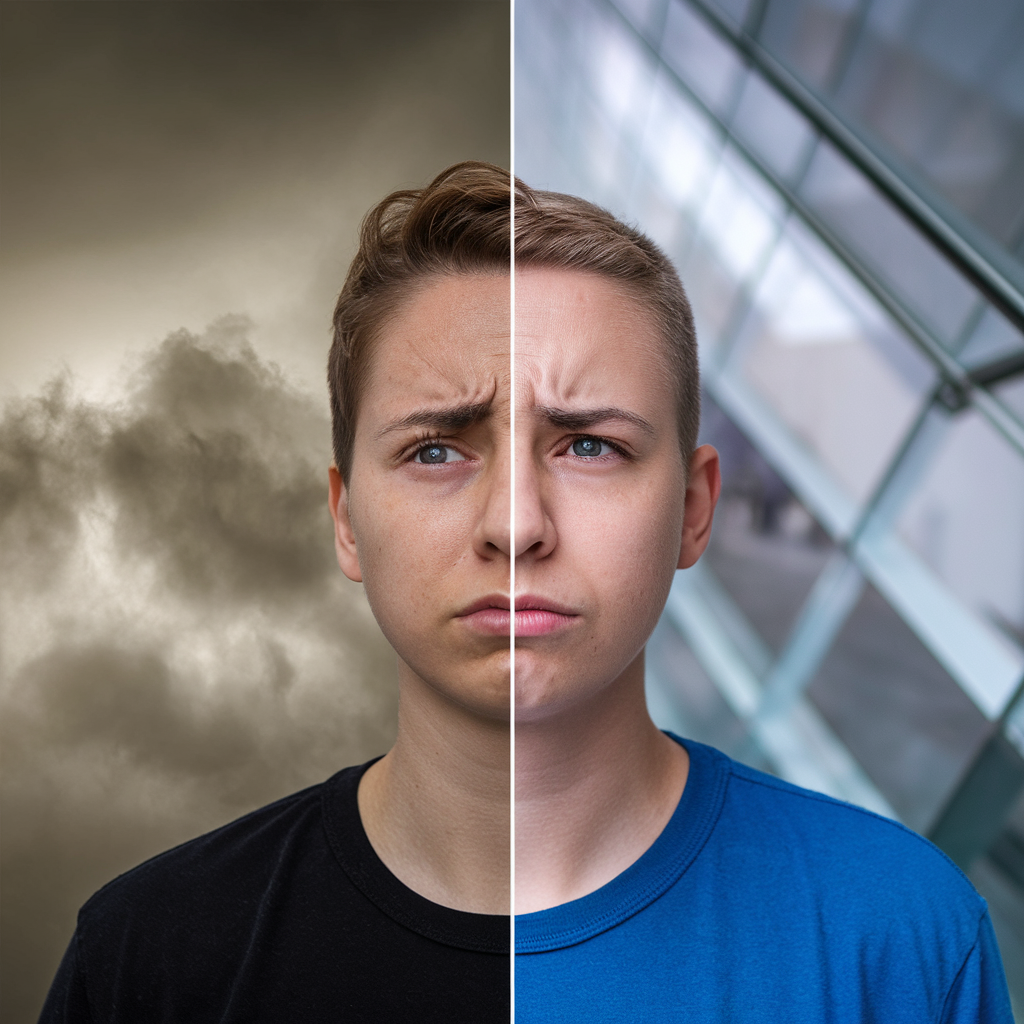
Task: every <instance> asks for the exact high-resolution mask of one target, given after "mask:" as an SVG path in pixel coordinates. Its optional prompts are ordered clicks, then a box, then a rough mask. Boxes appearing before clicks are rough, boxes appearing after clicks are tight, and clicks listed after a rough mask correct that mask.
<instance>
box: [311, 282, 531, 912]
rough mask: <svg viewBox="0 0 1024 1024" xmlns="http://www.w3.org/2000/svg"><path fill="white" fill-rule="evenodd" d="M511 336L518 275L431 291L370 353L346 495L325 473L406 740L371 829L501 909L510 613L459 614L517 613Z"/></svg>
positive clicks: (472, 900) (394, 757) (406, 869)
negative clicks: (394, 663) (382, 644)
mask: <svg viewBox="0 0 1024 1024" xmlns="http://www.w3.org/2000/svg"><path fill="white" fill-rule="evenodd" d="M509 337H510V284H509V278H508V277H507V276H505V275H500V274H496V275H483V274H481V275H461V276H451V277H439V278H431V279H427V280H425V281H424V282H422V283H421V284H420V285H419V286H418V287H417V288H416V289H414V290H413V291H412V292H411V294H410V295H409V297H408V298H407V299H406V300H405V302H404V304H403V305H402V306H401V307H400V309H399V310H398V313H397V315H396V316H394V317H392V318H391V319H390V320H389V321H388V323H387V324H386V325H385V327H384V328H383V329H382V332H381V334H380V336H379V337H378V339H377V341H376V343H375V346H374V351H373V354H372V357H371V362H370V373H369V375H368V381H367V386H366V389H365V391H364V393H363V395H362V397H361V402H360V407H359V413H358V417H357V424H356V436H355V445H354V449H353V460H352V471H351V474H350V479H349V486H348V487H347V488H346V487H345V486H344V485H343V483H342V480H341V478H340V475H339V474H338V472H337V470H336V469H334V468H333V467H332V469H331V471H330V508H331V515H332V517H333V519H334V524H335V547H336V551H337V556H338V563H339V565H340V566H341V568H342V570H343V571H344V572H345V574H346V575H347V576H348V577H349V578H350V579H353V580H356V581H362V582H363V584H364V586H365V588H366V595H367V598H368V599H369V602H370V606H371V608H372V609H373V612H374V615H375V616H376V618H377V621H378V622H379V623H380V626H381V628H382V630H383V631H384V634H385V636H387V638H388V640H389V641H390V642H391V644H392V646H393V647H394V648H395V651H396V652H397V654H398V676H399V727H398V739H397V741H396V743H395V746H394V747H393V748H392V750H391V751H390V752H389V753H388V754H387V755H386V756H385V757H384V758H383V759H382V760H381V761H379V762H377V764H375V765H374V766H373V767H371V768H370V769H369V770H368V771H367V772H366V774H365V776H364V777H363V781H362V783H361V785H360V789H359V810H360V814H361V816H362V820H363V824H364V827H365V828H366V832H367V835H368V836H369V839H370V842H371V843H372V845H373V847H374V849H375V850H376V851H377V853H378V854H379V855H380V857H381V859H382V860H383V861H384V863H385V864H386V865H387V866H388V868H389V869H390V870H391V871H392V872H393V873H394V874H395V875H396V876H397V877H398V878H399V879H400V880H401V881H403V882H404V883H405V884H406V885H408V886H409V887H410V888H412V889H414V890H415V891H416V892H418V893H420V894H421V895H423V896H425V897H426V898H428V899H430V900H433V901H434V902H435V903H440V904H443V905H445V906H449V907H454V908H456V909H459V910H466V911H471V912H475V913H490V914H505V913H508V912H509V873H510V826H509V819H510V788H511V787H510V767H509V766H510V747H509V717H510V692H509V690H510V686H509V682H510V680H509V672H510V665H509V662H510V658H509V636H508V626H507V625H506V626H505V630H504V635H501V630H500V620H501V616H502V615H503V614H507V613H503V612H501V611H500V610H495V609H492V610H491V612H486V610H485V614H484V616H483V618H485V619H486V618H487V616H488V615H489V616H490V619H489V620H488V621H487V622H483V623H481V622H480V621H479V619H480V618H481V617H480V616H477V617H476V618H474V617H473V616H468V615H466V614H465V613H466V612H467V610H469V609H470V608H471V607H472V606H475V605H478V604H481V603H482V604H484V605H487V604H488V603H489V602H490V600H491V599H492V598H501V597H504V599H505V607H506V608H507V607H508V603H507V602H508V596H509V587H510V582H509V575H510V551H511V537H510V526H509V511H510V500H511V495H510V482H511V462H510V450H511V438H510V426H509V420H510V377H511V373H510V369H511V367H510V352H509ZM467 407H475V412H474V414H473V415H468V414H465V410H466V409H467ZM453 410H454V411H455V413H459V411H461V415H459V414H454V413H453ZM410 420H413V421H415V422H409V421H410ZM442 451H443V454H444V460H445V461H443V462H440V463H438V462H435V463H433V464H431V463H430V462H429V461H427V462H424V459H427V460H429V459H431V458H433V457H436V456H437V455H438V454H439V453H440V452H442ZM495 603H496V604H499V605H500V603H501V601H500V600H496V601H495ZM495 620H497V625H498V628H497V629H495V628H494V627H495Z"/></svg>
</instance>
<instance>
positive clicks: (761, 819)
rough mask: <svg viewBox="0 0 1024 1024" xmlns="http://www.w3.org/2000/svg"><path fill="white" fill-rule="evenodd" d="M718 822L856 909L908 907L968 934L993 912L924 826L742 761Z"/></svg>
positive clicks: (877, 914) (730, 835) (826, 899)
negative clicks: (920, 830) (919, 828)
mask: <svg viewBox="0 0 1024 1024" xmlns="http://www.w3.org/2000/svg"><path fill="white" fill-rule="evenodd" d="M720 825H721V826H722V827H723V829H724V832H725V838H726V840H727V841H732V842H745V843H746V844H747V845H748V846H749V847H750V852H751V854H752V855H754V856H757V857H758V858H760V859H761V860H762V861H763V862H764V868H765V870H768V871H771V870H773V869H776V870H786V872H787V874H788V875H789V877H790V878H798V879H802V880H803V882H804V884H805V885H806V886H808V887H809V888H810V889H811V890H814V891H816V892H817V893H818V894H819V896H818V899H819V900H820V901H821V902H823V903H828V904H831V905H832V906H833V907H836V904H845V906H844V907H843V909H844V910H846V911H847V912H849V913H852V914H853V915H854V916H859V915H857V913H856V909H857V908H860V910H861V913H863V914H864V915H872V916H873V919H874V920H875V921H876V922H880V921H882V920H885V919H888V918H890V917H893V916H899V915H901V914H904V915H905V914H910V915H912V916H913V918H914V919H916V920H922V921H928V920H931V921H934V922H936V923H939V922H941V923H942V925H943V927H944V928H945V929H947V930H949V929H952V930H954V931H957V932H960V933H962V934H960V939H961V941H963V942H967V943H968V944H969V943H970V942H973V941H974V938H975V935H976V933H977V928H978V922H979V920H980V919H981V918H982V916H983V915H984V914H985V913H986V905H985V902H984V900H983V899H982V898H981V897H980V896H979V895H978V893H977V892H976V890H975V889H974V886H973V885H972V884H971V883H970V881H969V880H968V879H967V877H966V876H965V875H964V873H963V872H962V871H961V870H960V869H959V868H958V867H957V866H956V865H955V864H954V863H953V862H952V861H951V860H950V859H949V857H947V856H946V854H944V853H943V852H942V851H941V850H940V849H939V848H938V847H936V846H935V845H934V844H933V843H931V842H929V841H928V840H927V839H925V838H924V837H923V836H921V835H919V834H918V833H917V832H913V831H912V830H911V829H909V828H907V827H906V826H904V825H902V824H900V823H899V822H897V821H893V820H891V819H889V818H884V817H882V816H881V815H878V814H875V813H874V812H872V811H868V810H865V809H864V808H862V807H856V806H854V805H852V804H848V803H844V802H843V801H841V800H836V799H834V798H832V797H829V796H826V795H825V794H823V793H816V792H813V791H811V790H806V789H802V788H801V787H799V786H794V785H792V784H790V783H788V782H784V781H783V780H781V779H778V778H775V777H774V776H771V775H768V774H766V773H764V772H759V771H757V770H755V769H753V768H749V767H747V766H746V765H742V764H738V763H737V762H735V761H729V782H728V786H727V791H726V796H725V802H724V805H723V812H722V819H721V821H720ZM744 836H745V839H744V838H743V837H744ZM836 909H838V907H836Z"/></svg>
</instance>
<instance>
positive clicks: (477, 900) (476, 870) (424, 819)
mask: <svg viewBox="0 0 1024 1024" xmlns="http://www.w3.org/2000/svg"><path fill="white" fill-rule="evenodd" d="M509 739H510V730H509V723H508V721H507V720H505V721H500V720H496V719H489V718H486V717H482V716H480V715H477V714H474V713H472V712H470V711H468V710H466V709H465V708H463V707H461V706H460V705H457V704H454V703H453V702H452V701H451V700H449V699H448V698H446V697H444V696H443V695H442V694H439V693H438V692H437V691H436V690H435V689H434V688H432V687H431V686H429V685H428V684H427V683H425V682H424V681H423V680H422V679H420V678H418V677H417V676H416V675H415V674H414V673H413V672H412V670H411V669H409V668H408V666H406V665H405V664H403V663H401V662H400V663H399V701H398V738H397V739H396V741H395V745H394V746H393V747H392V748H391V750H390V751H389V752H388V754H387V755H386V756H385V757H383V758H382V759H381V760H380V761H378V762H377V763H376V764H374V765H373V766H372V767H371V768H369V769H368V770H367V772H366V774H365V775H364V776H363V779H362V781H361V783H360V786H359V813H360V817H361V818H362V821H363V827H364V828H365V829H366V834H367V836H368V837H369V839H370V843H371V844H372V845H373V848H374V850H375V851H376V852H377V854H378V856H379V857H380V858H381V860H382V861H383V862H384V864H385V865H386V866H387V867H388V869H389V870H390V871H391V872H392V873H393V874H394V875H396V876H397V877H398V878H399V880H400V881H402V882H403V883H404V884H405V885H407V886H409V888H410V889H413V890H414V891H415V892H418V893H419V894H420V895H421V896H424V897H426V898H427V899H429V900H431V901H432V902H434V903H440V904H442V905H443V906H446V907H452V908H454V909H456V910H463V911H468V912H470V913H476V914H507V913H508V912H509V903H510V900H509V879H510V873H511V847H510V844H511V823H510V819H511V778H510V770H509V766H510V754H511V751H510V744H509Z"/></svg>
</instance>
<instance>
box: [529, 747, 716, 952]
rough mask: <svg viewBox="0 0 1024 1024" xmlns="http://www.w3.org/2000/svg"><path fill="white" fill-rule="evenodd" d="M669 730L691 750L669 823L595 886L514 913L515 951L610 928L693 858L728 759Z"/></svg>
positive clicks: (710, 824)
mask: <svg viewBox="0 0 1024 1024" xmlns="http://www.w3.org/2000/svg"><path fill="white" fill-rule="evenodd" d="M668 735H669V736H671V738H672V739H674V740H675V741H676V742H677V743H680V744H681V745H682V746H683V747H685V748H686V751H687V753H688V754H689V755H690V770H689V773H688V775H687V778H686V785H685V786H684V787H683V793H682V796H681V797H680V798H679V803H678V804H677V805H676V809H675V811H673V813H672V817H671V818H669V820H668V824H667V825H666V826H665V827H664V829H662V831H661V834H660V835H659V836H658V838H657V839H655V841H654V842H653V843H652V844H651V846H650V847H649V848H648V849H647V850H646V851H645V852H644V853H643V854H641V856H640V857H639V858H638V859H637V860H636V861H634V862H633V863H632V864H631V865H630V866H629V867H628V868H626V870H625V871H623V872H622V873H621V874H619V875H616V877H615V878H613V879H612V880H611V881H610V882H608V883H607V884H605V885H603V886H601V888H600V889H596V890H595V891H594V892H592V893H588V894H587V895H586V896H581V897H580V898H579V899H578V900H572V901H571V902H569V903H563V904H561V905H560V906H557V907H550V908H548V909H546V910H538V911H535V912H534V913H532V914H517V915H516V919H515V936H516V953H544V952H548V951H550V950H553V949H562V948H564V947H566V946H574V945H577V944H578V943H580V942H585V941H586V940H587V939H591V938H593V937H594V936H595V935H600V934H601V933H602V932H605V931H608V930H609V929H610V928H614V927H615V926H616V925H618V924H621V923H622V922H623V921H625V920H627V919H628V918H630V917H632V916H633V915H634V914H637V913H639V912H640V911H641V910H643V909H644V907H647V906H649V905H650V904H651V903H653V902H654V901H655V900H656V899H657V898H658V897H659V896H661V895H662V894H663V893H665V892H666V891H667V890H668V889H669V888H670V887H671V886H672V885H674V884H675V882H676V881H677V880H678V879H679V878H680V877H681V876H682V875H683V873H684V872H685V871H686V870H687V869H688V868H689V866H690V865H691V864H692V863H693V862H694V860H696V858H697V856H698V855H699V854H700V851H701V850H702V849H703V848H704V844H705V843H706V842H707V840H708V837H709V836H710V835H711V832H712V831H713V830H714V827H715V824H716V822H717V821H718V817H719V815H720V814H721V810H722V805H723V803H724V800H725V790H726V786H727V784H728V780H729V775H730V770H729V765H730V762H729V759H728V758H727V757H726V756H725V755H724V754H721V753H719V752H718V751H717V750H715V749H714V748H712V747H708V746H705V745H704V744H703V743H696V742H694V741H693V740H683V739H680V738H679V737H678V736H674V735H672V734H671V733H669V734H668Z"/></svg>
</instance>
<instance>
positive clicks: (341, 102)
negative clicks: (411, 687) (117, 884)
mask: <svg viewBox="0 0 1024 1024" xmlns="http://www.w3.org/2000/svg"><path fill="white" fill-rule="evenodd" d="M0 14H2V19H3V21H2V36H0V38H2V43H0V45H2V52H0V61H2V68H3V71H2V75H3V79H2V82H0V85H2V109H0V119H2V122H0V123H2V136H0V146H2V150H0V152H2V171H3V174H2V196H0V199H2V216H3V221H2V239H0V257H2V266H0V270H2V276H0V286H2V294H0V332H2V333H0V402H2V409H0V711H2V726H0V729H2V734H0V741H2V749H3V758H4V762H3V789H2V799H3V805H2V811H3V833H2V835H3V845H2V856H3V860H2V870H3V902H2V931H0V954H2V969H3V988H2V1007H0V1016H2V1019H3V1021H5V1022H9V1024H21V1022H28V1021H32V1020H34V1019H35V1017H36V1015H37V1014H38V1012H39V1009H40V1006H41V1004H42V1000H43V998H44V996H45V992H46V988H47V986H48V984H49V980H50V978H51V977H52V974H53V972H54V970H55V969H56V966H57V963H58V961H59V958H60V956H61V953H62V952H63V949H64V946H65V945H66V943H67V941H68V939H69V938H70V936H71V932H72V930H73V927H74V919H75V913H76V910H77V908H78V906H79V905H80V904H81V903H82V902H83V901H84V900H85V899H86V898H88V896H89V895H90V894H91V893H92V892H93V891H95V889H96V888H98V887H99V886H101V885H102V884H104V883H105V882H107V881H109V880H110V879H111V878H113V877H114V876H115V875H116V874H118V873H119V872H121V871H123V870H125V869H126V868H128V867H130V866H132V865H133V864H135V863H137V862H139V861H140V860H142V859H143V858H145V857H147V856H150V855H151V854H154V853H156V852H158V851H159V850H161V849H164V848H166V847H168V846H170V845H172V844H174V843H178V842H181V841H183V840H185V839H188V838H190V837H192V836H194V835H197V834H198V833H200V832H202V831H204V830H207V829H209V828H212V827H215V826H217V825H218V824H221V823H223V822H225V821H227V820H229V819H231V818H232V817H235V816H237V815H239V814H241V813H244V812H245V811H247V810H249V809H251V808H254V807H256V806H258V805H260V804H262V803H265V802H267V801H269V800H272V799H274V798H276V797H279V796H283V795H284V794H286V793H288V792H291V791H294V790H295V789H298V788H300V787H302V786H304V785H308V784H311V783H315V782H317V781H320V780H321V779H323V778H325V777H326V776H327V775H329V774H330V773H332V772H333V771H334V770H336V769H337V768H339V767H342V766H344V765H346V764H351V763H355V762H359V761H361V760H365V759H366V758H368V757H370V756H373V755H375V754H378V753H381V752H382V751H383V750H385V749H386V747H387V746H388V744H389V741H390V738H391V736H392V734H393V730H394V711H395V694H394V687H393V675H394V666H393V656H392V654H391V652H390V650H389V648H388V647H387V644H386V643H385V642H384V640H383V638H382V636H381V635H380V633H379V631H378V630H377V627H376V625H375V623H374V622H373V619H372V617H371V615H370V614H369V611H368V609H367V607H366V605H365V601H364V599H363V596H362V591H361V588H360V587H358V586H356V585H354V584H349V583H348V581H346V580H345V579H344V578H343V577H342V575H341V573H340V571H339V570H338V569H337V567H336V565H335V562H334V556H333V549H332V542H331V532H330V520H329V517H328V514H327V507H326V467H327V465H328V463H329V461H330V448H329V423H328V418H327V401H326V388H325V385H324V365H325V359H326V352H327V346H328V342H329V333H328V328H329V322H330V313H331V309H332V305H333V300H334V297H335V295H336V293H337V291H338V288H339V287H340V283H341V280H342V278H343V276H344V272H345V269H346V267H347V263H348V261H349V259H350V258H351V256H352V254H353V251H354V241H355V234H356V229H357V226H358V221H359V219H360V217H361V216H362V215H363V213H365V212H366V210H367V209H368V208H369V206H371V205H372V204H373V203H374V202H375V201H376V200H377V199H379V198H380V197H381V196H382V195H384V194H385V193H386V192H388V191H390V190H392V189H394V188H400V187H409V186H416V185H421V184H425V183H426V181H428V180H429V179H430V178H431V177H432V176H433V175H434V174H435V173H437V172H438V171H439V170H440V169H442V168H443V167H445V166H446V165H448V164H450V163H452V162H455V161H457V160H462V159H467V158H476V159H484V160H490V161H493V162H496V163H499V164H502V165H505V166H507V165H508V162H509V156H510V154H509V137H510V125H509V84H508V83H509V58H508V54H509V8H508V5H507V4H506V3H500V2H496V3H491V2H481V0H466V2H432V0H427V2H423V0H417V2H411V3H400V2H348V3H307V2H287V3H274V2H270V3H265V2H259V3H255V2H253V3H250V2H245V0H241V2H200V3H178V2H161V0H156V2H109V3H108V2H105V0H94V2H90V3H65V2H51V0H36V2H33V3H23V2H11V0H5V2H3V3H2V5H0Z"/></svg>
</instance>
